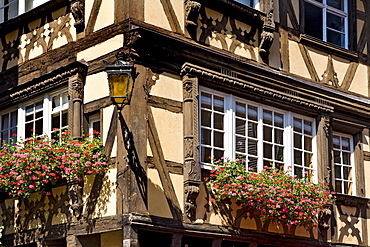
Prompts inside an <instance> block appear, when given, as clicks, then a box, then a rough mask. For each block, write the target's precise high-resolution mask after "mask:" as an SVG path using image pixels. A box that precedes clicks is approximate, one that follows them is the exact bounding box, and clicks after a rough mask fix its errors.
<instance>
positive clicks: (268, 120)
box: [263, 110, 272, 125]
mask: <svg viewBox="0 0 370 247" xmlns="http://www.w3.org/2000/svg"><path fill="white" fill-rule="evenodd" d="M263 123H265V124H269V125H272V111H268V110H263Z"/></svg>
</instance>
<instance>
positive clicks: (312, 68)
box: [298, 43, 320, 82]
mask: <svg viewBox="0 0 370 247" xmlns="http://www.w3.org/2000/svg"><path fill="white" fill-rule="evenodd" d="M298 46H299V50H300V51H301V54H302V57H303V61H304V63H305V64H306V67H307V70H308V73H310V76H311V79H312V80H314V81H317V82H319V81H320V78H319V76H318V75H317V71H316V69H315V66H314V64H313V62H312V59H311V56H310V54H309V53H308V50H307V48H306V46H304V45H302V44H301V43H298Z"/></svg>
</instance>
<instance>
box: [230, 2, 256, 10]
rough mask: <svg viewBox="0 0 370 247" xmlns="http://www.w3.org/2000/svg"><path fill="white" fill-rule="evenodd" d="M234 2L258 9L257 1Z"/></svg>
mask: <svg viewBox="0 0 370 247" xmlns="http://www.w3.org/2000/svg"><path fill="white" fill-rule="evenodd" d="M235 1H236V2H239V3H242V4H245V5H247V6H249V7H252V8H255V9H259V0H235Z"/></svg>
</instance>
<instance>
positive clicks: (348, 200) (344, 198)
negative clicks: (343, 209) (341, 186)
mask: <svg viewBox="0 0 370 247" xmlns="http://www.w3.org/2000/svg"><path fill="white" fill-rule="evenodd" d="M333 195H334V196H335V197H336V201H335V204H339V205H345V206H350V207H356V206H359V205H363V204H368V203H369V198H365V197H361V196H351V195H345V194H333Z"/></svg>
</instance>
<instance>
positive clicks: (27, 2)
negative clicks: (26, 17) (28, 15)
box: [0, 0, 48, 23]
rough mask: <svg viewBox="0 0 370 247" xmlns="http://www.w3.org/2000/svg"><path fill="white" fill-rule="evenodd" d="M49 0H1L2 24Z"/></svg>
mask: <svg viewBox="0 0 370 247" xmlns="http://www.w3.org/2000/svg"><path fill="white" fill-rule="evenodd" d="M47 1H48V0H0V23H1V22H4V21H7V20H10V19H12V18H14V17H16V16H18V15H21V14H23V13H24V12H27V11H29V10H31V9H33V8H36V7H37V6H39V5H41V4H43V3H45V2H47Z"/></svg>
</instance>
